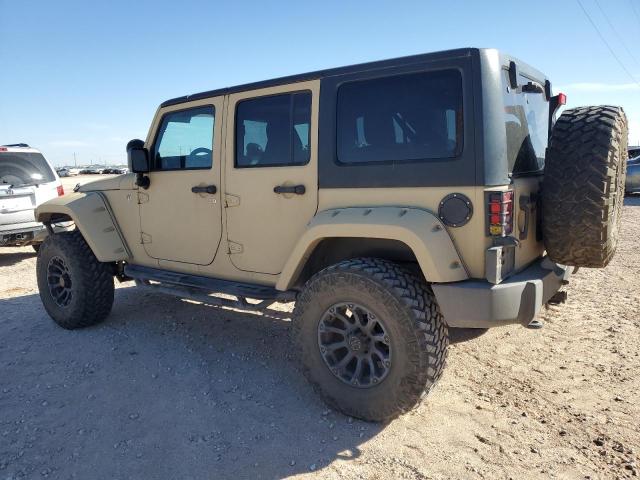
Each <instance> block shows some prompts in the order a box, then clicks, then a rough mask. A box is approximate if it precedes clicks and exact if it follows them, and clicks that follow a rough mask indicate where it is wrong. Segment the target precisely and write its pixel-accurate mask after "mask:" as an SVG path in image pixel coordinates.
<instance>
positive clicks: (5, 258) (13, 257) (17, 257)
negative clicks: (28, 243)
mask: <svg viewBox="0 0 640 480" xmlns="http://www.w3.org/2000/svg"><path fill="white" fill-rule="evenodd" d="M29 248H31V247H29ZM36 255H37V253H36V252H35V251H34V250H31V251H26V252H11V253H3V252H2V250H0V267H10V266H11V265H15V264H17V263H20V262H22V261H23V260H26V259H28V258H32V257H35V256H36Z"/></svg>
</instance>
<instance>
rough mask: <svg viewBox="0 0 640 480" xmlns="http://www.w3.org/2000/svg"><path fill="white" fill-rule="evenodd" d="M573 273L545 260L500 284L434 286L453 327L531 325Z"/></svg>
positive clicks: (446, 317) (466, 283)
mask: <svg viewBox="0 0 640 480" xmlns="http://www.w3.org/2000/svg"><path fill="white" fill-rule="evenodd" d="M570 274H571V273H570V271H569V267H565V266H563V265H558V264H555V263H553V262H552V261H551V260H549V258H547V257H544V258H542V259H540V260H538V261H536V262H535V263H533V264H532V265H530V266H529V267H527V268H526V269H525V270H523V271H522V272H520V273H518V274H516V275H513V276H511V277H509V278H508V279H506V280H505V281H504V282H502V283H500V284H498V285H494V284H491V283H489V282H486V281H483V280H467V281H464V282H455V283H434V284H432V285H431V286H432V288H433V292H434V293H435V296H436V299H437V300H438V305H439V306H440V311H441V312H442V315H443V316H444V320H445V322H446V323H447V325H449V326H450V327H460V328H490V327H497V326H500V325H509V324H521V325H528V324H529V322H531V320H533V319H534V317H535V316H536V315H537V314H538V312H539V311H540V309H541V308H542V306H543V305H544V304H545V303H547V302H548V301H549V299H550V298H551V297H552V296H553V295H554V294H555V293H556V292H557V291H558V290H559V289H560V287H561V286H562V284H563V281H565V280H567V279H568V278H569V276H570Z"/></svg>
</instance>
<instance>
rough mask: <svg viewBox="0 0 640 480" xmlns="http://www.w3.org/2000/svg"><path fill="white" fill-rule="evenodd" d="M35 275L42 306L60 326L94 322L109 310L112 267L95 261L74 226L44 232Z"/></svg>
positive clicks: (111, 301) (71, 326) (84, 324)
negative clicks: (47, 233) (70, 228)
mask: <svg viewBox="0 0 640 480" xmlns="http://www.w3.org/2000/svg"><path fill="white" fill-rule="evenodd" d="M36 276H37V280H38V289H39V290H40V298H41V299H42V303H43V305H44V308H45V310H46V311H47V313H48V314H49V315H50V316H51V318H52V319H53V320H54V321H55V322H56V323H57V324H58V325H60V326H61V327H62V328H66V329H68V330H72V329H76V328H83V327H89V326H91V325H96V324H98V323H100V322H102V321H103V320H104V319H105V318H106V317H107V315H109V312H111V307H112V306H113V294H114V286H113V271H112V267H111V265H110V264H107V263H101V262H99V261H98V259H97V258H96V257H95V255H94V254H93V252H92V251H91V249H90V248H89V246H88V245H87V243H86V242H85V240H84V238H83V237H82V235H81V234H80V232H79V231H77V230H75V231H72V232H64V233H57V234H55V235H49V236H47V238H46V239H45V241H44V242H43V243H42V244H41V246H40V249H39V252H38V260H37V263H36ZM55 280H58V281H55ZM57 284H60V286H57Z"/></svg>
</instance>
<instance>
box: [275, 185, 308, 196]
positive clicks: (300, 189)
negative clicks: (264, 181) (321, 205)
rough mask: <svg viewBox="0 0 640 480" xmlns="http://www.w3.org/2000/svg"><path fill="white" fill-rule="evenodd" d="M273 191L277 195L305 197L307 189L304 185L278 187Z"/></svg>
mask: <svg viewBox="0 0 640 480" xmlns="http://www.w3.org/2000/svg"><path fill="white" fill-rule="evenodd" d="M273 191H274V192H275V193H295V194H296V195H304V194H305V192H306V191H307V189H306V188H305V187H304V185H291V186H284V185H278V186H276V187H273Z"/></svg>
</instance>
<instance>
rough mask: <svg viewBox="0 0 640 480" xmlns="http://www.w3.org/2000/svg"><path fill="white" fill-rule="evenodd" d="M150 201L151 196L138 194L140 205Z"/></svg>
mask: <svg viewBox="0 0 640 480" xmlns="http://www.w3.org/2000/svg"><path fill="white" fill-rule="evenodd" d="M148 201H149V195H147V194H146V193H143V192H138V205H140V204H142V203H147V202H148Z"/></svg>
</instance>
